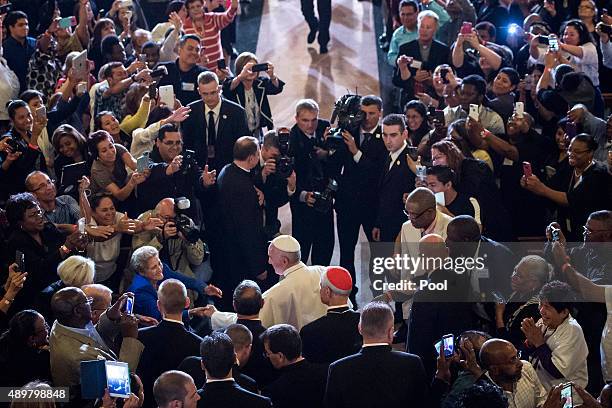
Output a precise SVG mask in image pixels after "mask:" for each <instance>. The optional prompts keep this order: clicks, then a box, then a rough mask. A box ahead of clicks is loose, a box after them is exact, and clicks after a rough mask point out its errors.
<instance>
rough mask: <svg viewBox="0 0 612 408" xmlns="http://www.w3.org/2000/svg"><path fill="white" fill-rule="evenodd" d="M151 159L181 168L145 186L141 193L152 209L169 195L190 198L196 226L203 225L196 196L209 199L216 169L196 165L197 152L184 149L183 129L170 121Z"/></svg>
mask: <svg viewBox="0 0 612 408" xmlns="http://www.w3.org/2000/svg"><path fill="white" fill-rule="evenodd" d="M149 159H150V160H151V162H153V163H165V164H167V165H168V166H177V168H178V170H177V171H175V172H174V173H173V174H172V175H170V176H168V177H165V176H164V175H161V176H160V177H163V182H159V183H154V182H149V183H146V185H143V186H141V188H140V194H142V196H143V197H147V202H149V203H151V204H150V206H149V207H148V208H151V207H153V205H155V204H156V203H158V202H159V201H161V200H162V199H164V198H166V197H186V198H188V199H189V200H190V202H191V203H192V205H191V207H190V208H189V210H188V211H187V215H188V216H189V217H190V218H191V219H193V220H194V221H195V223H196V225H200V222H201V218H202V217H201V215H200V214H199V211H198V206H197V205H195V203H196V198H199V199H200V201H203V202H208V201H209V199H208V191H207V190H208V189H209V187H210V186H212V185H213V184H214V183H215V179H216V173H215V171H214V170H213V171H211V172H209V171H208V169H207V168H206V167H205V168H204V170H202V169H201V168H200V167H199V166H198V165H197V164H196V162H195V158H194V152H193V151H192V150H187V149H184V148H183V137H182V135H181V132H180V131H179V129H178V127H177V126H176V125H175V124H170V123H167V124H165V125H163V126H161V127H160V128H159V131H158V133H157V138H156V140H155V146H154V147H153V150H152V151H151V154H150V155H149ZM155 176H156V172H153V173H152V175H151V177H155ZM203 205H204V204H203Z"/></svg>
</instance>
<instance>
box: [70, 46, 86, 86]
mask: <svg viewBox="0 0 612 408" xmlns="http://www.w3.org/2000/svg"><path fill="white" fill-rule="evenodd" d="M72 70H73V71H74V74H75V76H76V77H77V79H80V80H86V79H87V72H88V70H89V63H88V62H87V50H85V51H83V52H81V53H79V54H78V55H77V56H76V57H74V58H73V59H72Z"/></svg>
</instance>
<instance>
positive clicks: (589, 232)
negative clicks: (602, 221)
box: [582, 225, 612, 235]
mask: <svg viewBox="0 0 612 408" xmlns="http://www.w3.org/2000/svg"><path fill="white" fill-rule="evenodd" d="M609 231H612V230H609V229H601V230H594V229H590V228H589V227H587V226H586V225H583V226H582V234H583V235H592V234H597V233H598V232H609Z"/></svg>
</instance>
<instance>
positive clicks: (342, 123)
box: [325, 94, 365, 150]
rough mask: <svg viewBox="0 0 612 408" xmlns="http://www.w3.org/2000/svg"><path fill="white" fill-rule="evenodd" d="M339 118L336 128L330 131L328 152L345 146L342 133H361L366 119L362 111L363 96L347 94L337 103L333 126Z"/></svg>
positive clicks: (332, 120)
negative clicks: (360, 130)
mask: <svg viewBox="0 0 612 408" xmlns="http://www.w3.org/2000/svg"><path fill="white" fill-rule="evenodd" d="M336 118H338V124H337V126H336V127H334V128H332V129H330V130H329V136H328V137H327V140H326V143H325V145H326V146H325V147H326V149H328V150H339V149H341V148H342V147H343V146H345V144H344V139H343V138H342V132H343V131H345V130H348V131H349V132H351V133H356V132H359V127H360V126H361V122H363V120H364V119H365V115H364V113H363V112H362V110H361V96H359V95H353V94H346V95H344V96H342V97H340V99H338V100H337V101H336V104H335V106H334V111H333V113H332V117H331V123H332V124H333V123H334V122H335V121H336Z"/></svg>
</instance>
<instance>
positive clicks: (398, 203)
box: [370, 114, 415, 295]
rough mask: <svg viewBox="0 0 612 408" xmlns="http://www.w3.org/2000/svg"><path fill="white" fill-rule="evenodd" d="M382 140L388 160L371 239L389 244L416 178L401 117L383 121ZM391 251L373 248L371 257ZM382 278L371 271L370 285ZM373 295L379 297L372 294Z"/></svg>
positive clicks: (388, 117)
mask: <svg viewBox="0 0 612 408" xmlns="http://www.w3.org/2000/svg"><path fill="white" fill-rule="evenodd" d="M382 128H383V140H384V142H385V146H386V147H387V151H388V154H387V158H386V159H385V164H384V167H383V171H382V175H381V177H380V180H379V184H378V209H377V211H376V221H375V223H374V228H373V229H372V239H373V240H374V241H376V242H384V243H387V245H389V246H390V245H391V244H392V243H393V242H395V238H396V237H397V235H398V234H399V233H400V231H401V229H402V224H403V223H404V222H406V221H407V217H406V215H405V214H404V202H403V197H404V194H406V193H410V192H411V191H412V190H414V181H415V175H414V173H413V172H412V171H411V170H410V168H409V167H408V162H407V160H406V154H407V153H408V149H407V147H408V144H407V142H406V140H407V139H408V131H407V128H406V124H405V122H404V117H403V115H399V114H391V115H387V116H385V117H384V119H383V121H382ZM392 252H393V251H392V250H391V248H390V247H387V246H377V247H372V256H376V257H388V256H391V255H392ZM379 279H381V277H380V276H376V275H374V274H373V272H372V270H370V282H371V283H372V284H373V283H374V280H379ZM374 294H375V295H378V294H380V293H379V291H374Z"/></svg>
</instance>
